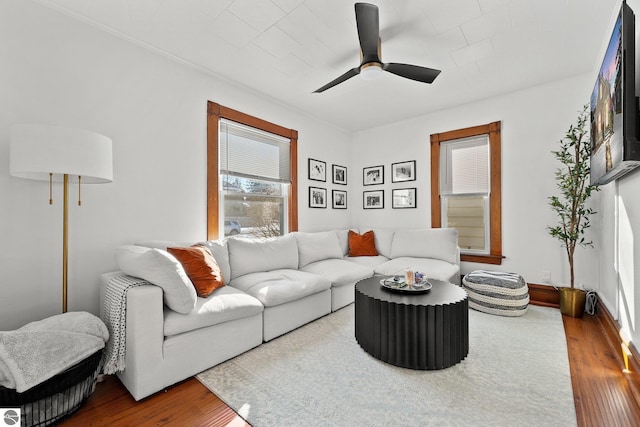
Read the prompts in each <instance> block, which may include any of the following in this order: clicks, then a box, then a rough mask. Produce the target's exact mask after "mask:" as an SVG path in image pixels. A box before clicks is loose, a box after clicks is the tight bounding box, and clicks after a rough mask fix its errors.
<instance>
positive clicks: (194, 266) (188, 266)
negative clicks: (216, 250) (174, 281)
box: [167, 246, 224, 298]
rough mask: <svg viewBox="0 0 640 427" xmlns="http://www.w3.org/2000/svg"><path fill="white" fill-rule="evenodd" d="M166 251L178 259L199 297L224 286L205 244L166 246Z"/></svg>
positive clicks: (216, 265)
mask: <svg viewBox="0 0 640 427" xmlns="http://www.w3.org/2000/svg"><path fill="white" fill-rule="evenodd" d="M167 252H169V253H170V254H171V255H173V256H174V257H176V259H177V260H178V261H180V264H182V267H183V268H184V271H185V272H186V273H187V276H189V279H191V283H193V286H194V287H195V288H196V294H197V295H198V296H199V297H201V298H206V297H208V296H209V295H211V293H212V292H213V291H215V290H216V289H218V288H221V287H222V286H224V282H223V281H222V274H221V273H220V266H219V265H218V263H217V262H216V260H215V258H213V255H211V251H210V250H209V248H207V247H206V246H192V247H188V248H178V247H168V248H167Z"/></svg>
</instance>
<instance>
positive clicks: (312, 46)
mask: <svg viewBox="0 0 640 427" xmlns="http://www.w3.org/2000/svg"><path fill="white" fill-rule="evenodd" d="M39 2H40V3H41V4H44V5H46V6H49V7H52V8H55V9H57V10H60V11H62V12H64V13H67V14H69V15H71V16H73V17H75V18H78V19H81V20H83V21H85V22H89V23H90V24H92V25H95V26H96V27H98V28H100V29H102V30H105V31H109V32H112V33H114V34H116V35H119V36H121V37H124V38H126V39H128V40H130V41H133V42H135V43H138V44H140V45H142V46H145V47H147V48H149V49H152V50H154V51H156V52H160V53H162V54H165V55H168V56H171V57H173V58H177V59H180V60H181V61H183V62H187V63H190V64H193V65H195V66H197V67H199V68H201V69H204V70H208V71H209V72H211V73H213V74H215V75H217V76H220V77H222V78H224V79H226V80H230V81H234V82H237V83H239V84H241V85H243V86H245V87H248V88H251V89H252V90H254V91H256V92H259V93H262V94H265V95H267V96H269V97H271V98H275V99H277V100H279V101H281V102H282V103H284V104H286V105H289V106H292V107H294V108H296V109H298V110H301V111H303V112H305V113H307V114H309V115H312V116H314V117H316V118H319V119H321V120H324V121H327V122H330V123H333V124H335V125H337V126H339V127H341V128H344V129H347V130H352V131H357V130H362V129H366V128H370V127H374V126H379V125H381V124H384V123H390V122H395V121H398V120H402V119H406V118H410V117H415V116H419V115H423V114H426V113H429V112H432V111H435V110H439V109H442V108H446V107H451V106H455V105H460V104H464V103H468V102H471V101H474V100H478V99H482V98H486V97H489V96H494V95H497V94H501V93H507V92H512V91H514V90H518V89H523V88H527V87H532V86H536V85H539V84H542V83H545V82H549V81H554V80H558V79H562V78H565V77H569V76H573V75H577V74H582V73H586V72H590V71H592V70H593V69H594V68H596V67H597V66H599V62H600V60H601V59H600V58H598V55H600V50H601V47H602V46H603V43H604V42H606V40H605V39H607V38H608V32H609V28H608V27H609V26H610V24H611V22H612V17H613V15H614V14H615V13H616V11H615V9H616V8H617V5H618V4H619V0H370V2H371V3H374V4H376V5H378V7H379V8H380V31H381V39H382V60H383V61H384V62H403V63H409V64H414V65H421V66H425V67H430V68H437V69H440V70H442V73H441V74H440V76H438V78H437V79H436V80H435V82H434V83H433V84H431V85H427V84H424V83H419V82H415V81H412V80H407V79H403V78H401V77H398V76H395V75H392V74H390V73H384V74H383V77H382V78H381V79H380V80H375V81H365V80H363V79H361V78H359V76H356V77H354V78H352V79H350V80H348V81H346V82H344V83H342V84H340V85H338V86H336V87H334V88H332V89H329V90H327V91H326V92H324V93H321V94H314V93H312V92H313V91H314V90H316V89H317V88H319V87H321V86H323V85H324V84H325V83H328V82H329V81H331V80H333V79H334V78H336V77H338V76H339V75H341V74H342V73H344V72H345V71H347V70H348V69H350V68H353V67H356V66H358V65H359V43H358V35H357V30H356V24H355V12H354V7H353V4H354V1H346V0H90V1H87V0H39ZM587 99H588V94H586V95H585V101H586V100H587Z"/></svg>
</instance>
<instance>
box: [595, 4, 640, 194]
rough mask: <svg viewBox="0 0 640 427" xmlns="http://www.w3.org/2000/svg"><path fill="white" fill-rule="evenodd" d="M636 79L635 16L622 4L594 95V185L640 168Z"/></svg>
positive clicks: (639, 122)
mask: <svg viewBox="0 0 640 427" xmlns="http://www.w3.org/2000/svg"><path fill="white" fill-rule="evenodd" d="M635 78H636V76H635V15H634V13H633V11H632V10H631V8H630V7H629V6H628V5H627V4H626V2H622V7H621V8H620V13H619V14H618V19H617V20H616V23H615V26H614V27H613V32H612V34H611V39H610V40H609V45H608V46H607V51H606V53H605V56H604V60H603V61H602V66H601V67H600V72H599V73H598V77H597V79H596V83H595V86H594V88H593V92H592V93H591V163H590V166H591V184H606V183H608V182H611V181H613V180H615V179H618V178H620V177H622V176H623V175H625V174H627V173H628V172H630V171H632V170H633V169H635V168H637V167H638V166H640V142H639V141H638V136H639V132H638V126H639V124H640V120H639V119H638V110H639V109H638V99H637V97H636V94H635Z"/></svg>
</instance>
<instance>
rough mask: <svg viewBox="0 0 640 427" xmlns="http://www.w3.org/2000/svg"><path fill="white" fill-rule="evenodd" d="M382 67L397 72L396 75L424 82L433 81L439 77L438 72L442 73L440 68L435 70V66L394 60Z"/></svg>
mask: <svg viewBox="0 0 640 427" xmlns="http://www.w3.org/2000/svg"><path fill="white" fill-rule="evenodd" d="M382 69H383V70H385V71H388V72H390V73H392V74H395V75H396V76H400V77H404V78H406V79H411V80H416V81H419V82H423V83H433V81H434V80H435V79H436V77H438V74H440V70H434V69H433V68H426V67H420V66H418V65H409V64H396V63H393V62H390V63H388V64H383V65H382Z"/></svg>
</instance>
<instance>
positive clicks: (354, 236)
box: [349, 230, 378, 257]
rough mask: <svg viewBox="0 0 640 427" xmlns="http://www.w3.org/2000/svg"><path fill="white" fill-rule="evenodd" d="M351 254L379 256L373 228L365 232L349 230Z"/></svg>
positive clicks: (352, 255) (354, 255)
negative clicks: (359, 232)
mask: <svg viewBox="0 0 640 427" xmlns="http://www.w3.org/2000/svg"><path fill="white" fill-rule="evenodd" d="M349 256H350V257H356V256H378V251H377V250H376V242H375V235H374V233H373V230H369V231H367V232H366V233H364V234H358V233H356V232H354V231H351V230H349Z"/></svg>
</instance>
